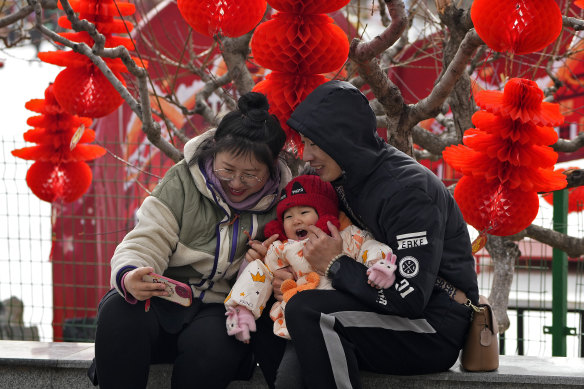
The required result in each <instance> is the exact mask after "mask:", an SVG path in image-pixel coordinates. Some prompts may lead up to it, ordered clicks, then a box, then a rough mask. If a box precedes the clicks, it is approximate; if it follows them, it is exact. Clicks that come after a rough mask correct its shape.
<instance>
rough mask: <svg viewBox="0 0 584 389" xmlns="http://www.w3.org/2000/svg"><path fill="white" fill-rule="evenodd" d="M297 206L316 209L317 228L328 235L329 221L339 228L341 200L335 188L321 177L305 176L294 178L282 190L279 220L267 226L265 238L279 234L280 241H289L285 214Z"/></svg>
mask: <svg viewBox="0 0 584 389" xmlns="http://www.w3.org/2000/svg"><path fill="white" fill-rule="evenodd" d="M296 206H304V207H312V208H314V209H315V210H316V213H317V214H318V221H317V222H316V224H315V226H317V227H318V228H320V229H321V230H323V231H324V232H326V233H327V234H329V235H330V231H329V229H328V227H327V225H326V223H327V221H330V222H332V223H333V224H334V225H335V227H337V228H339V225H340V224H339V217H338V215H339V199H338V197H337V192H335V190H334V188H333V186H332V185H331V184H330V183H329V182H325V181H323V180H321V179H320V177H319V176H315V175H303V176H298V177H296V178H294V179H293V180H292V181H290V182H289V183H288V185H286V187H285V188H284V189H283V190H282V194H281V196H280V201H279V202H278V206H277V208H276V213H277V217H278V218H277V219H276V220H272V221H271V222H269V223H268V224H266V227H265V228H264V236H265V237H266V238H268V237H270V236H271V235H274V234H279V235H280V240H284V239H287V237H286V234H285V233H284V224H283V216H284V212H286V210H288V209H290V208H292V207H296Z"/></svg>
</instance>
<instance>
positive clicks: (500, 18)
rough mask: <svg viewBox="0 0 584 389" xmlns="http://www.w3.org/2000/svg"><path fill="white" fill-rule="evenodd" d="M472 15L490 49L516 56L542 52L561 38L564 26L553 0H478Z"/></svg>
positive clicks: (475, 2) (473, 7) (478, 32)
mask: <svg viewBox="0 0 584 389" xmlns="http://www.w3.org/2000/svg"><path fill="white" fill-rule="evenodd" d="M470 16H471V19H472V22H473V24H474V27H475V30H476V32H477V34H478V35H479V37H480V38H481V39H482V40H483V41H484V42H485V43H486V44H487V46H489V47H490V48H491V49H493V50H494V51H498V52H513V53H515V54H527V53H533V52H536V51H539V50H542V49H543V48H545V47H546V46H548V45H549V44H550V43H552V42H553V41H554V40H556V39H557V38H558V36H559V35H560V32H561V31H562V23H563V22H562V13H561V11H560V7H558V5H557V4H556V2H555V1H554V0H475V1H474V2H473V4H472V7H471V10H470Z"/></svg>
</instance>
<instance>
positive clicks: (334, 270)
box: [329, 261, 341, 276]
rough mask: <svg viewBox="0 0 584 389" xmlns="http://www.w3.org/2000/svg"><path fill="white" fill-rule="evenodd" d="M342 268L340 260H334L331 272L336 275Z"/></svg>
mask: <svg viewBox="0 0 584 389" xmlns="http://www.w3.org/2000/svg"><path fill="white" fill-rule="evenodd" d="M340 268H341V264H340V263H339V261H334V262H333V264H332V265H331V268H330V269H329V274H330V275H333V276H334V275H335V274H336V273H337V272H338V271H339V269H340Z"/></svg>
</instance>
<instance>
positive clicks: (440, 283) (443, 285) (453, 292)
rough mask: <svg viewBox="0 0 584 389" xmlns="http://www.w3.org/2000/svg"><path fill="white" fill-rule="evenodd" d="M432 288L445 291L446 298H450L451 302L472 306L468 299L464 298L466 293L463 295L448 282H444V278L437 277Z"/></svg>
mask: <svg viewBox="0 0 584 389" xmlns="http://www.w3.org/2000/svg"><path fill="white" fill-rule="evenodd" d="M434 286H435V287H437V288H440V289H442V290H443V291H445V292H446V294H447V295H448V297H450V298H451V299H452V300H454V301H456V302H457V303H459V304H463V305H468V304H470V305H472V303H471V301H470V299H469V298H468V297H466V293H464V292H463V291H462V290H460V289H458V288H456V287H455V286H454V285H452V284H451V283H450V282H448V281H446V280H445V279H444V278H442V277H437V278H436V282H435V283H434ZM470 305H469V306H470Z"/></svg>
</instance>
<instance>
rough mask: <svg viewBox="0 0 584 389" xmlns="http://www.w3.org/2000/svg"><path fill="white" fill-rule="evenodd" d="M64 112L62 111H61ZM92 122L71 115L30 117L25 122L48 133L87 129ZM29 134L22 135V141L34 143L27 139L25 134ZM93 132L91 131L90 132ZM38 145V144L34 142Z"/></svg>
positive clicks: (88, 119)
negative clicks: (80, 127)
mask: <svg viewBox="0 0 584 389" xmlns="http://www.w3.org/2000/svg"><path fill="white" fill-rule="evenodd" d="M63 112H64V111H63ZM91 122H92V120H91V119H90V118H84V117H79V116H73V115H57V116H55V115H39V116H32V117H30V118H28V119H27V120H26V124H28V125H29V126H32V127H41V128H42V129H46V130H48V131H49V132H54V131H59V130H61V131H62V130H64V129H70V128H79V126H81V125H83V126H85V127H87V128H89V126H91ZM29 132H31V131H28V132H25V133H24V140H26V141H27V142H35V141H31V140H28V139H27V134H28V133H29ZM91 132H93V131H91ZM92 141H93V139H92V140H89V141H85V142H92ZM36 143H38V142H36Z"/></svg>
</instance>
